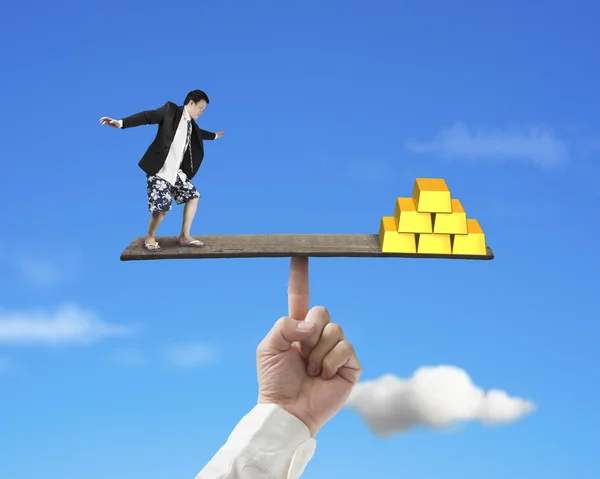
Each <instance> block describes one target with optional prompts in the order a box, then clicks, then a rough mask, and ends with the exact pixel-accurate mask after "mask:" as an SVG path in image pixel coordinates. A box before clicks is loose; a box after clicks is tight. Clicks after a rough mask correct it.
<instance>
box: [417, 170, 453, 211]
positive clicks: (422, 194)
mask: <svg viewBox="0 0 600 479" xmlns="http://www.w3.org/2000/svg"><path fill="white" fill-rule="evenodd" d="M412 198H413V201H414V202H415V205H416V208H417V211H418V212H419V213H452V203H451V201H450V200H451V196H450V190H449V189H448V185H447V184H446V182H445V181H444V180H443V179H442V178H417V179H416V180H415V186H414V188H413V193H412Z"/></svg>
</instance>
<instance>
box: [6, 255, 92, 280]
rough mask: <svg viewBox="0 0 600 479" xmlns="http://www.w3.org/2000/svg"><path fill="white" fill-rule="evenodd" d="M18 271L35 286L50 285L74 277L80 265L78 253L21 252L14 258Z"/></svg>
mask: <svg viewBox="0 0 600 479" xmlns="http://www.w3.org/2000/svg"><path fill="white" fill-rule="evenodd" d="M12 260H13V263H14V266H15V268H16V269H17V271H18V272H19V273H20V274H21V276H23V277H24V278H25V280H27V281H28V282H29V283H31V284H33V285H34V286H41V287H48V286H54V285H56V284H59V283H62V282H64V281H66V280H68V279H71V278H73V277H74V276H75V275H76V274H77V272H78V270H79V267H80V263H81V260H80V258H79V256H78V255H76V254H73V253H69V254H53V255H48V254H37V253H35V254H31V253H27V254H24V253H19V254H17V255H15V256H14V257H13V258H12Z"/></svg>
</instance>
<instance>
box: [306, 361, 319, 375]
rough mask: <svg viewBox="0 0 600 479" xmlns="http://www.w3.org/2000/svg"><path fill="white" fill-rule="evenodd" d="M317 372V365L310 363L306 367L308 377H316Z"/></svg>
mask: <svg viewBox="0 0 600 479" xmlns="http://www.w3.org/2000/svg"><path fill="white" fill-rule="evenodd" d="M318 371H319V368H317V365H316V364H315V363H310V364H309V365H308V375H309V376H316V375H317V372H318Z"/></svg>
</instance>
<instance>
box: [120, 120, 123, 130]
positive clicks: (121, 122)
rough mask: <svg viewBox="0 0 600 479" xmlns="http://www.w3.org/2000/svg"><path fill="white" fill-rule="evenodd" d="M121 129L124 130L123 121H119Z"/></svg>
mask: <svg viewBox="0 0 600 479" xmlns="http://www.w3.org/2000/svg"><path fill="white" fill-rule="evenodd" d="M119 128H123V120H119Z"/></svg>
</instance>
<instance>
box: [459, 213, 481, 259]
mask: <svg viewBox="0 0 600 479" xmlns="http://www.w3.org/2000/svg"><path fill="white" fill-rule="evenodd" d="M467 231H468V233H467V234H466V235H456V236H453V238H452V254H468V255H486V254H487V248H486V242H485V234H483V230H482V229H481V226H480V225H479V221H477V220H476V219H471V218H469V219H467Z"/></svg>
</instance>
